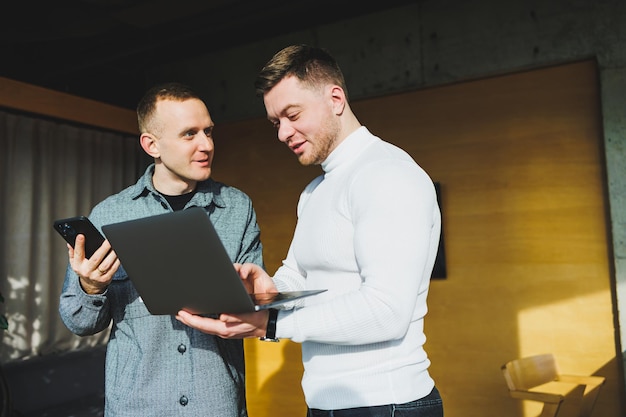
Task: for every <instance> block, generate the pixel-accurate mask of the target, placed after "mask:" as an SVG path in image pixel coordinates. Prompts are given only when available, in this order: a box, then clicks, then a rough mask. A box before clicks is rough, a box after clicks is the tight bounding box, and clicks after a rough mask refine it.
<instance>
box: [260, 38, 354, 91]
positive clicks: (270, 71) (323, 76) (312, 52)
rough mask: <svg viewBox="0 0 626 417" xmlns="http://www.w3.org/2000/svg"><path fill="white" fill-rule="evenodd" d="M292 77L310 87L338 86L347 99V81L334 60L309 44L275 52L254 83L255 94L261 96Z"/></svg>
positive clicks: (322, 49) (325, 51)
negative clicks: (283, 80) (286, 78)
mask: <svg viewBox="0 0 626 417" xmlns="http://www.w3.org/2000/svg"><path fill="white" fill-rule="evenodd" d="M292 75H293V76H295V77H297V78H298V79H299V80H300V81H302V82H303V83H304V84H306V85H308V86H309V87H316V86H318V85H322V84H328V83H330V84H337V85H338V86H340V87H341V88H343V90H344V93H345V94H346V98H347V97H348V91H347V88H346V81H345V79H344V77H343V73H342V72H341V69H340V68H339V65H338V64H337V61H335V58H333V57H332V55H330V53H329V52H328V51H327V50H326V49H324V48H317V47H313V46H308V45H291V46H288V47H286V48H284V49H282V50H280V51H278V52H277V53H276V54H275V55H274V56H273V57H272V59H270V60H269V61H268V62H267V64H265V66H264V67H263V69H262V70H261V72H260V73H259V75H258V77H257V79H256V82H255V83H254V87H255V89H256V93H257V95H258V96H263V95H264V94H265V93H267V92H268V91H270V90H271V89H272V88H274V86H275V85H276V84H278V83H279V82H280V81H281V80H282V79H283V78H285V77H288V76H292Z"/></svg>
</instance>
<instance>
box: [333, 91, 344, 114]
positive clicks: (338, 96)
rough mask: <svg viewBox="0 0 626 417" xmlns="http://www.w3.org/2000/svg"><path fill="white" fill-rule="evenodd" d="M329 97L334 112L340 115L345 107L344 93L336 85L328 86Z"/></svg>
mask: <svg viewBox="0 0 626 417" xmlns="http://www.w3.org/2000/svg"><path fill="white" fill-rule="evenodd" d="M330 98H331V100H332V103H333V104H332V106H333V110H334V112H335V114H337V115H340V114H342V113H343V111H344V110H345V108H346V93H345V92H344V91H343V88H341V87H339V86H338V85H332V86H331V87H330Z"/></svg>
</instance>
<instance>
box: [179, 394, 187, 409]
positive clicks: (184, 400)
mask: <svg viewBox="0 0 626 417" xmlns="http://www.w3.org/2000/svg"><path fill="white" fill-rule="evenodd" d="M178 402H179V403H180V405H182V406H183V407H184V406H186V405H187V404H188V403H189V400H188V399H187V397H185V396H184V395H183V396H182V397H180V399H179V400H178Z"/></svg>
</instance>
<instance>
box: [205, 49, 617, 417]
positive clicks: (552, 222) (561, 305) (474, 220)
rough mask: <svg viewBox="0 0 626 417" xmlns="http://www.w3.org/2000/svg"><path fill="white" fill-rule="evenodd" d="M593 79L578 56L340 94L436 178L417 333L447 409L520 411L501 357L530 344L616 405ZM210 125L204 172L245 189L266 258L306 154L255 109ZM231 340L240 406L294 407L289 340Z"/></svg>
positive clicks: (600, 409)
mask: <svg viewBox="0 0 626 417" xmlns="http://www.w3.org/2000/svg"><path fill="white" fill-rule="evenodd" d="M598 95H599V93H598V85H597V73H596V67H595V63H594V62H593V61H585V62H578V63H573V64H569V65H563V66H556V67H552V68H545V69H539V70H534V71H528V72H523V73H517V74H511V75H505V76H500V77H494V78H488V79H482V80H476V81H470V82H465V83H459V84H454V85H449V86H444V87H439V88H432V89H427V90H421V91H416V92H410V93H405V94H399V95H393V96H386V97H380V98H376V99H371V100H365V101H359V102H355V103H353V107H354V109H355V112H356V114H357V116H358V117H359V118H360V120H361V121H362V123H364V124H365V125H367V126H368V128H369V129H370V130H371V131H372V132H373V133H375V134H377V135H379V136H381V137H382V138H384V139H386V140H388V141H390V142H393V143H396V144H398V145H399V146H401V147H403V148H405V149H406V150H407V151H409V152H410V153H411V154H412V155H413V157H414V158H415V159H416V160H417V161H418V163H419V164H420V165H422V166H423V167H424V168H425V169H426V170H427V171H428V172H429V173H430V174H431V176H432V178H433V179H434V180H435V181H439V182H440V183H441V186H442V201H443V204H442V209H443V219H444V230H445V243H446V257H447V269H448V277H447V279H445V280H436V281H433V283H432V286H431V288H432V289H431V294H430V297H429V308H430V312H429V315H428V316H427V320H426V331H427V337H428V341H427V345H426V348H427V350H428V352H429V354H430V356H431V358H432V368H431V370H432V374H433V375H434V377H435V378H436V380H437V385H438V386H439V389H440V390H441V392H442V395H443V397H444V400H445V409H446V414H447V415H451V416H455V415H458V416H460V415H463V416H466V417H473V416H476V417H478V416H484V415H493V416H496V415H502V416H503V415H507V416H519V417H521V416H524V417H526V416H531V415H533V413H534V412H535V411H536V407H533V406H532V405H527V406H524V407H522V406H520V404H519V403H518V402H516V401H514V400H512V399H510V398H509V397H508V393H507V389H506V385H505V383H504V380H503V378H502V375H501V373H500V365H501V364H502V363H504V362H505V361H507V360H509V359H512V358H515V357H519V356H526V355H531V354H535V353H543V352H553V353H554V354H555V355H556V356H557V358H558V360H559V362H560V364H561V368H562V370H563V371H566V372H570V373H588V374H594V373H595V374H598V375H604V376H606V377H607V384H606V386H605V387H604V388H603V392H602V393H601V394H600V398H599V402H598V405H597V409H596V411H595V413H594V415H596V416H604V417H613V416H614V417H617V416H618V415H621V414H620V407H621V405H620V404H621V402H622V398H621V395H620V394H619V393H620V392H622V390H621V389H620V386H621V384H620V381H621V377H620V376H619V366H618V363H617V359H616V348H615V339H614V334H613V313H612V304H611V284H610V283H611V277H610V272H609V256H610V255H609V253H610V251H609V249H608V247H607V241H608V240H609V239H608V238H607V232H606V230H607V229H606V222H607V216H606V211H607V209H606V202H605V199H604V188H605V184H604V175H603V166H604V162H603V157H602V155H603V153H602V145H601V143H602V134H601V123H600V117H601V116H600V110H599V98H598ZM216 135H217V142H216V148H217V151H216V152H217V156H216V159H215V177H216V178H218V179H221V180H224V181H225V182H228V183H231V184H233V185H236V186H238V187H240V188H241V189H242V190H244V191H246V192H247V193H248V194H250V195H251V197H252V198H253V200H254V203H255V206H256V208H257V214H258V216H259V223H260V225H261V229H262V237H263V241H264V245H265V254H266V263H267V267H268V270H270V272H273V271H274V270H275V269H276V268H277V267H278V265H279V264H280V260H281V259H282V257H283V256H284V255H285V253H286V250H287V246H288V244H289V241H290V239H291V234H292V231H293V226H294V224H295V205H296V201H297V197H298V195H299V193H300V191H301V190H302V188H303V187H304V185H305V184H306V183H307V182H308V181H309V180H310V179H312V178H313V177H314V176H315V175H317V174H318V173H319V172H320V171H319V168H302V167H300V166H299V165H298V163H297V161H296V160H295V157H294V156H293V155H291V154H290V152H289V151H288V150H287V148H286V147H285V146H284V145H282V144H280V143H279V142H278V140H277V139H276V132H275V131H274V130H273V128H272V127H271V126H270V125H269V122H267V121H266V120H261V119H259V120H252V121H246V122H240V123H233V124H227V125H223V126H219V130H216ZM246 352H247V355H248V376H249V380H248V384H249V385H248V392H249V398H248V401H249V405H250V412H251V417H263V416H270V415H273V414H274V413H275V410H276V409H280V410H281V414H284V415H293V416H298V415H304V409H305V406H304V404H303V399H302V394H301V390H300V386H299V378H300V374H301V372H302V368H301V364H300V358H299V346H298V345H296V344H293V343H290V342H281V343H280V344H271V345H268V344H262V343H261V342H257V341H254V340H250V341H247V342H246Z"/></svg>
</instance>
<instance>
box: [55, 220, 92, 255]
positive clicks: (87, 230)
mask: <svg viewBox="0 0 626 417" xmlns="http://www.w3.org/2000/svg"><path fill="white" fill-rule="evenodd" d="M53 227H54V230H56V231H57V232H59V234H60V235H61V236H62V237H63V239H65V241H66V242H67V243H69V244H70V245H72V247H74V242H75V241H76V235H79V234H81V235H84V236H85V257H86V258H91V255H93V253H94V252H95V251H96V250H98V248H99V247H100V245H102V243H103V242H104V236H102V234H101V233H100V232H99V231H98V229H96V226H94V225H93V223H91V221H90V220H89V219H88V218H87V217H85V216H76V217H70V218H67V219H59V220H56V221H55V222H54V225H53Z"/></svg>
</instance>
